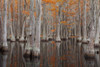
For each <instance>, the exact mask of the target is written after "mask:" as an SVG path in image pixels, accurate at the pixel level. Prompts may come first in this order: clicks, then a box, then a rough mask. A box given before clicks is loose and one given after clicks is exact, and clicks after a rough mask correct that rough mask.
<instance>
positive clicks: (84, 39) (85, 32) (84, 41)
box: [83, 0, 87, 43]
mask: <svg viewBox="0 0 100 67" xmlns="http://www.w3.org/2000/svg"><path fill="white" fill-rule="evenodd" d="M86 17H87V14H86V0H84V21H83V43H87V30H86Z"/></svg>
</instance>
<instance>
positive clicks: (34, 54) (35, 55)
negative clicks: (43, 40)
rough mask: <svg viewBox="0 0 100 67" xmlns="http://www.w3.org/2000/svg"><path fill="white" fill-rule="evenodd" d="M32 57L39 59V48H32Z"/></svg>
mask: <svg viewBox="0 0 100 67" xmlns="http://www.w3.org/2000/svg"><path fill="white" fill-rule="evenodd" d="M32 57H34V58H39V57H40V48H35V47H34V48H33V50H32Z"/></svg>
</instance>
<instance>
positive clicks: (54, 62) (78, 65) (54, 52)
mask: <svg viewBox="0 0 100 67" xmlns="http://www.w3.org/2000/svg"><path fill="white" fill-rule="evenodd" d="M8 45H9V52H8V53H7V54H5V53H0V67H100V54H98V53H96V54H95V59H93V60H86V59H85V58H84V53H83V50H82V46H84V44H82V43H80V42H79V43H77V42H76V40H75V39H69V40H66V41H62V42H55V41H49V42H41V54H40V55H41V56H40V59H38V58H35V59H33V58H28V59H25V58H24V57H23V54H24V51H25V45H26V43H19V42H12V43H11V42H8ZM95 50H96V51H99V50H100V49H95Z"/></svg>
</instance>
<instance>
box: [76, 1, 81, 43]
mask: <svg viewBox="0 0 100 67" xmlns="http://www.w3.org/2000/svg"><path fill="white" fill-rule="evenodd" d="M80 1H81V0H79V5H78V6H79V21H78V30H77V36H78V41H81V40H82V37H81V2H80Z"/></svg>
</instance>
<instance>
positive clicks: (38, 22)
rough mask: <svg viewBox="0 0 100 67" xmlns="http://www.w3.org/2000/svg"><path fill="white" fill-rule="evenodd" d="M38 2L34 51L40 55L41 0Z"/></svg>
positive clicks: (37, 0) (36, 54)
mask: <svg viewBox="0 0 100 67" xmlns="http://www.w3.org/2000/svg"><path fill="white" fill-rule="evenodd" d="M36 4H37V19H36V41H35V46H34V47H33V52H34V55H35V56H39V55H40V34H41V15H42V7H41V0H36Z"/></svg>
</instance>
